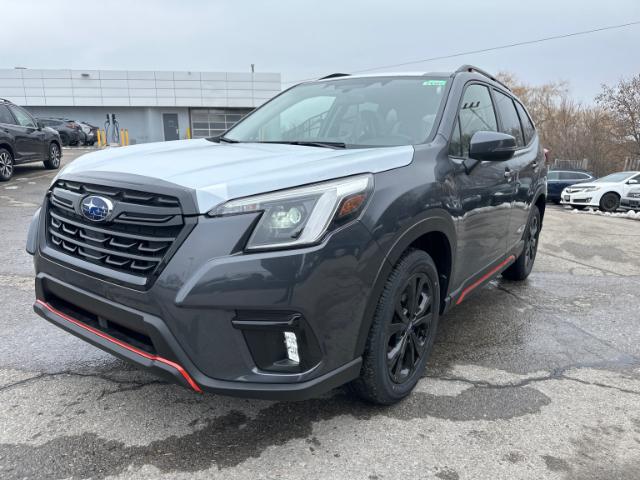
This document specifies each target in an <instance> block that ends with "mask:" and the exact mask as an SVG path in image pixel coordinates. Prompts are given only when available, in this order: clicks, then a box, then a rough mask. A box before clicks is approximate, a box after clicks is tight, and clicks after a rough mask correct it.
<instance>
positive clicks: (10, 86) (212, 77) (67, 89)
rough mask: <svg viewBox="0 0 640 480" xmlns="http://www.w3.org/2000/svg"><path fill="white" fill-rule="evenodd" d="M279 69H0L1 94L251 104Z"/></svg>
mask: <svg viewBox="0 0 640 480" xmlns="http://www.w3.org/2000/svg"><path fill="white" fill-rule="evenodd" d="M280 89H281V82H280V74H279V73H244V72H161V71H115V70H32V69H0V97H2V98H7V99H8V100H11V101H12V102H14V103H16V104H18V105H23V106H65V107H69V106H77V107H78V106H91V107H98V106H105V107H156V106H162V107H213V108H221V107H232V108H233V107H235V108H255V107H257V106H259V105H261V104H262V103H264V102H265V101H266V100H268V99H269V98H271V97H273V96H274V95H276V94H277V93H279V92H280Z"/></svg>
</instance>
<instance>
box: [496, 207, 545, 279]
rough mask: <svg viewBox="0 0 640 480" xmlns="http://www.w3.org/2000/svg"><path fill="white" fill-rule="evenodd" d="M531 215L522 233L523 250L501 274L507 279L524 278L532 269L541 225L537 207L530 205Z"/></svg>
mask: <svg viewBox="0 0 640 480" xmlns="http://www.w3.org/2000/svg"><path fill="white" fill-rule="evenodd" d="M532 208H533V210H532V211H531V216H530V218H529V223H528V225H527V231H526V232H525V235H524V250H523V251H522V253H521V254H520V256H519V257H518V258H517V259H516V261H515V262H514V263H513V264H512V265H511V266H509V268H507V269H506V270H505V271H504V272H502V276H503V277H504V278H507V279H509V280H524V279H525V278H527V277H528V276H529V274H530V273H531V270H532V269H533V263H534V262H535V260H536V254H537V253H538V239H539V237H540V229H541V227H542V223H541V217H540V210H539V209H538V207H536V206H534V207H532Z"/></svg>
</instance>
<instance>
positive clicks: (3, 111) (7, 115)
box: [0, 105, 16, 125]
mask: <svg viewBox="0 0 640 480" xmlns="http://www.w3.org/2000/svg"><path fill="white" fill-rule="evenodd" d="M0 123H5V124H7V125H15V124H16V121H15V120H14V119H13V115H11V112H10V111H9V108H7V106H6V105H0Z"/></svg>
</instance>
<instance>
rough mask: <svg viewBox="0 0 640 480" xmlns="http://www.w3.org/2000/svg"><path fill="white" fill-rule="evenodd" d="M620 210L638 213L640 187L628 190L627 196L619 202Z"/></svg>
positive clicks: (639, 208) (639, 207)
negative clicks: (636, 211)
mask: <svg viewBox="0 0 640 480" xmlns="http://www.w3.org/2000/svg"><path fill="white" fill-rule="evenodd" d="M620 208H621V209H622V210H639V211H640V187H634V188H630V189H629V191H628V192H627V194H626V195H625V196H624V197H622V199H621V200H620Z"/></svg>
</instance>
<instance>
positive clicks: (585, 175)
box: [575, 172, 589, 180]
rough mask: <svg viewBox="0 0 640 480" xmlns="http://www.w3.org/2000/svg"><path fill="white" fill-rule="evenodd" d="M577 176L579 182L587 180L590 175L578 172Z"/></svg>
mask: <svg viewBox="0 0 640 480" xmlns="http://www.w3.org/2000/svg"><path fill="white" fill-rule="evenodd" d="M575 176H576V178H577V179H578V180H586V179H587V178H589V175H587V174H586V173H580V172H576V173H575Z"/></svg>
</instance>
